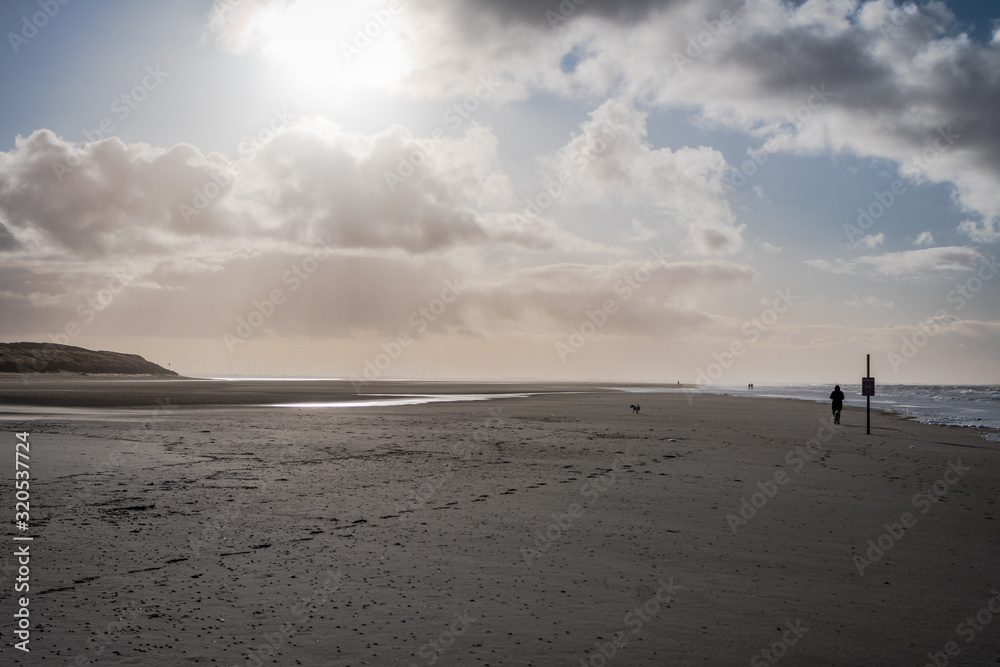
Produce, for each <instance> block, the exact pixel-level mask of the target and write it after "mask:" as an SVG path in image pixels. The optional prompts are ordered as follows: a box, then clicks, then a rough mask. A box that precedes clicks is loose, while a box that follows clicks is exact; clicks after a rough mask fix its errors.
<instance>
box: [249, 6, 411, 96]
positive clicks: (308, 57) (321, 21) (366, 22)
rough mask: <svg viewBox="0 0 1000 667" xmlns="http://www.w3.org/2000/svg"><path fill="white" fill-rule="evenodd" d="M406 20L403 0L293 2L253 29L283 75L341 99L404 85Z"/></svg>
mask: <svg viewBox="0 0 1000 667" xmlns="http://www.w3.org/2000/svg"><path fill="white" fill-rule="evenodd" d="M406 20H407V17H406V9H405V5H404V4H403V3H402V2H401V1H399V0H393V1H391V2H388V3H386V2H385V1H384V0H382V1H381V2H367V1H360V2H357V1H353V0H352V2H330V1H329V0H294V1H293V2H291V3H286V4H274V5H271V6H270V7H268V8H267V9H265V10H263V11H261V12H260V13H258V14H257V15H256V16H255V17H254V19H253V23H252V25H251V26H250V27H251V32H252V34H253V35H254V38H255V41H257V42H258V44H259V46H260V48H261V50H262V52H263V53H264V55H265V56H266V57H267V58H268V59H269V60H271V61H272V62H274V63H275V64H276V65H277V66H279V67H281V68H282V70H283V75H285V76H287V77H289V78H290V79H291V80H294V81H298V82H300V83H301V84H302V85H304V86H309V87H327V88H328V89H329V91H330V92H331V93H336V94H340V95H342V94H344V93H349V92H352V91H354V90H358V89H377V90H386V91H392V90H394V89H395V88H397V87H398V86H399V84H400V82H401V80H402V79H403V77H404V76H405V75H406V73H407V70H406V63H407V57H406V54H405V53H404V49H403V44H404V43H405V41H406V40H405V39H403V35H404V34H405V31H406Z"/></svg>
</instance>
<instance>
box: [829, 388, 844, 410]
mask: <svg viewBox="0 0 1000 667" xmlns="http://www.w3.org/2000/svg"><path fill="white" fill-rule="evenodd" d="M830 400H832V401H833V409H834V410H843V409H844V392H842V391H840V390H839V389H834V390H833V391H832V392H831V393H830Z"/></svg>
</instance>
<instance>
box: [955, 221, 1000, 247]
mask: <svg viewBox="0 0 1000 667" xmlns="http://www.w3.org/2000/svg"><path fill="white" fill-rule="evenodd" d="M958 231H959V232H961V233H962V234H965V235H966V236H968V237H969V238H970V239H972V240H973V241H974V242H976V243H997V242H998V241H1000V220H998V219H996V218H993V219H991V220H988V221H976V220H964V221H962V222H961V223H959V225H958Z"/></svg>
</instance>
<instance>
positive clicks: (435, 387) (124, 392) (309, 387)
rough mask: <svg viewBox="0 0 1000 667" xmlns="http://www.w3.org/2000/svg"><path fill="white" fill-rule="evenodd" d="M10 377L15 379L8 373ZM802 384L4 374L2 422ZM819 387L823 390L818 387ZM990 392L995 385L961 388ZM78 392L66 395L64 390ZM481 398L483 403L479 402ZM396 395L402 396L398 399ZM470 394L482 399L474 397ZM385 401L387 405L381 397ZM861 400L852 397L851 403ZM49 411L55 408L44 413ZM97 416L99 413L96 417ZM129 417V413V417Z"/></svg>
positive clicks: (990, 435)
mask: <svg viewBox="0 0 1000 667" xmlns="http://www.w3.org/2000/svg"><path fill="white" fill-rule="evenodd" d="M8 375H9V374H8ZM781 386H788V387H796V386H802V385H793V384H788V385H767V386H765V387H761V388H759V389H758V388H755V389H754V390H744V389H742V388H741V386H732V387H729V386H724V387H722V386H720V387H712V388H703V387H701V386H700V385H680V386H678V385H676V384H667V383H661V384H656V383H626V382H596V381H581V382H523V381H513V380H512V381H488V382H486V381H461V382H455V381H446V380H430V381H428V380H375V381H371V382H365V383H361V384H359V383H356V382H354V381H351V380H344V379H334V380H328V379H311V378H282V379H242V380H240V379H206V378H186V377H150V376H143V377H138V378H137V377H136V376H100V377H95V376H86V375H76V376H73V377H69V376H68V375H63V374H60V375H58V376H55V377H53V376H46V375H45V374H39V375H36V376H30V379H29V380H28V381H27V382H23V381H21V378H20V377H19V376H17V375H16V374H15V375H14V376H13V377H5V376H4V374H0V416H2V417H0V418H3V419H4V420H10V419H12V418H16V416H17V415H18V414H19V413H18V408H30V410H28V411H26V412H25V414H28V413H33V414H35V415H38V416H39V418H41V417H43V416H44V415H45V414H51V415H55V414H59V412H58V409H63V410H64V414H68V415H73V414H85V412H82V411H86V410H88V409H92V410H95V411H99V410H103V409H124V410H127V409H161V410H162V409H171V408H183V407H187V408H201V409H208V408H226V407H229V408H239V407H274V408H300V409H338V408H351V409H357V408H359V407H362V406H365V407H368V406H370V407H383V408H384V407H397V406H401V405H405V404H407V403H408V402H406V401H404V400H403V399H405V398H409V397H433V398H428V399H427V400H416V401H412V402H414V403H417V404H423V403H432V402H448V401H447V400H446V399H443V398H441V399H439V398H438V397H444V396H449V395H451V396H454V397H455V398H454V400H455V401H468V400H492V399H493V398H499V397H508V396H512V395H523V394H532V395H535V394H554V393H581V392H587V393H594V392H597V393H600V392H605V391H614V392H619V393H621V394H622V395H623V396H624V395H632V394H642V393H649V394H651V395H659V394H666V395H669V394H681V395H683V396H685V397H687V398H690V397H693V396H709V395H711V396H730V397H732V398H754V399H774V400H789V401H802V402H807V403H818V404H822V403H824V402H826V401H824V400H823V399H820V398H816V397H809V396H798V397H796V396H782V395H776V396H775V395H770V396H769V395H766V394H765V395H757V393H756V392H758V391H761V392H766V391H768V390H773V388H774V387H781ZM816 386H821V385H816ZM885 386H886V387H911V386H916V387H931V388H933V387H940V386H942V385H885ZM955 386H956V387H958V386H963V387H964V386H968V387H980V388H992V387H993V386H994V385H955ZM67 389H70V390H73V391H71V392H67V391H66V390H67ZM480 396H481V397H483V398H482V399H479V398H478V397H480ZM396 397H398V399H397V398H396ZM472 397H477V398H475V399H473V398H472ZM381 398H384V399H385V400H384V401H379V400H378V399H381ZM852 399H856V397H853V396H852V397H851V399H849V400H852ZM45 408H52V409H55V410H56V411H53V412H50V413H45V412H44V409H45ZM859 409H860V410H864V408H863V407H859V406H856V405H851V404H849V403H848V404H847V405H845V410H859ZM872 411H873V413H874V414H882V415H893V416H899V417H903V418H907V419H912V420H914V421H915V422H917V423H921V424H928V425H935V426H950V427H954V428H962V429H973V430H974V431H975V432H977V433H979V435H980V436H981V437H982V438H983V439H984V440H986V441H988V442H1000V427H998V426H992V425H977V424H957V423H949V422H947V421H941V420H940V419H937V420H935V419H934V418H932V417H930V416H924V415H921V414H919V413H917V412H914V411H912V410H911V411H907V410H905V409H902V408H895V409H894V408H893V407H891V406H890V407H886V406H884V405H879V406H873V407H872ZM94 414H99V412H95V413H94ZM126 414H127V413H126Z"/></svg>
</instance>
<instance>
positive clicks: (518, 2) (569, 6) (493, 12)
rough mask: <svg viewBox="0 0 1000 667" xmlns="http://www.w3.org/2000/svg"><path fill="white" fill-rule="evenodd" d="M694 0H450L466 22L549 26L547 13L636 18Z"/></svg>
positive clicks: (635, 19) (632, 19)
mask: <svg viewBox="0 0 1000 667" xmlns="http://www.w3.org/2000/svg"><path fill="white" fill-rule="evenodd" d="M691 1H693V0H619V1H616V0H542V1H538V0H500V1H499V2H496V1H494V0H451V3H450V4H451V5H452V8H453V11H454V12H456V14H458V15H460V16H462V17H463V19H465V20H466V21H470V22H471V21H474V20H476V19H482V18H483V17H489V18H490V19H493V20H496V21H499V22H501V23H520V24H524V25H539V26H542V27H546V28H547V27H549V19H548V18H546V12H547V11H548V12H554V13H555V14H558V15H560V16H563V17H568V18H569V19H573V18H576V17H580V16H588V15H590V16H600V17H602V18H607V19H614V20H622V21H637V20H641V19H643V18H645V17H646V16H647V15H649V14H650V13H651V12H653V11H657V10H661V9H665V8H668V7H671V6H676V5H683V4H688V3H689V2H691Z"/></svg>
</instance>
